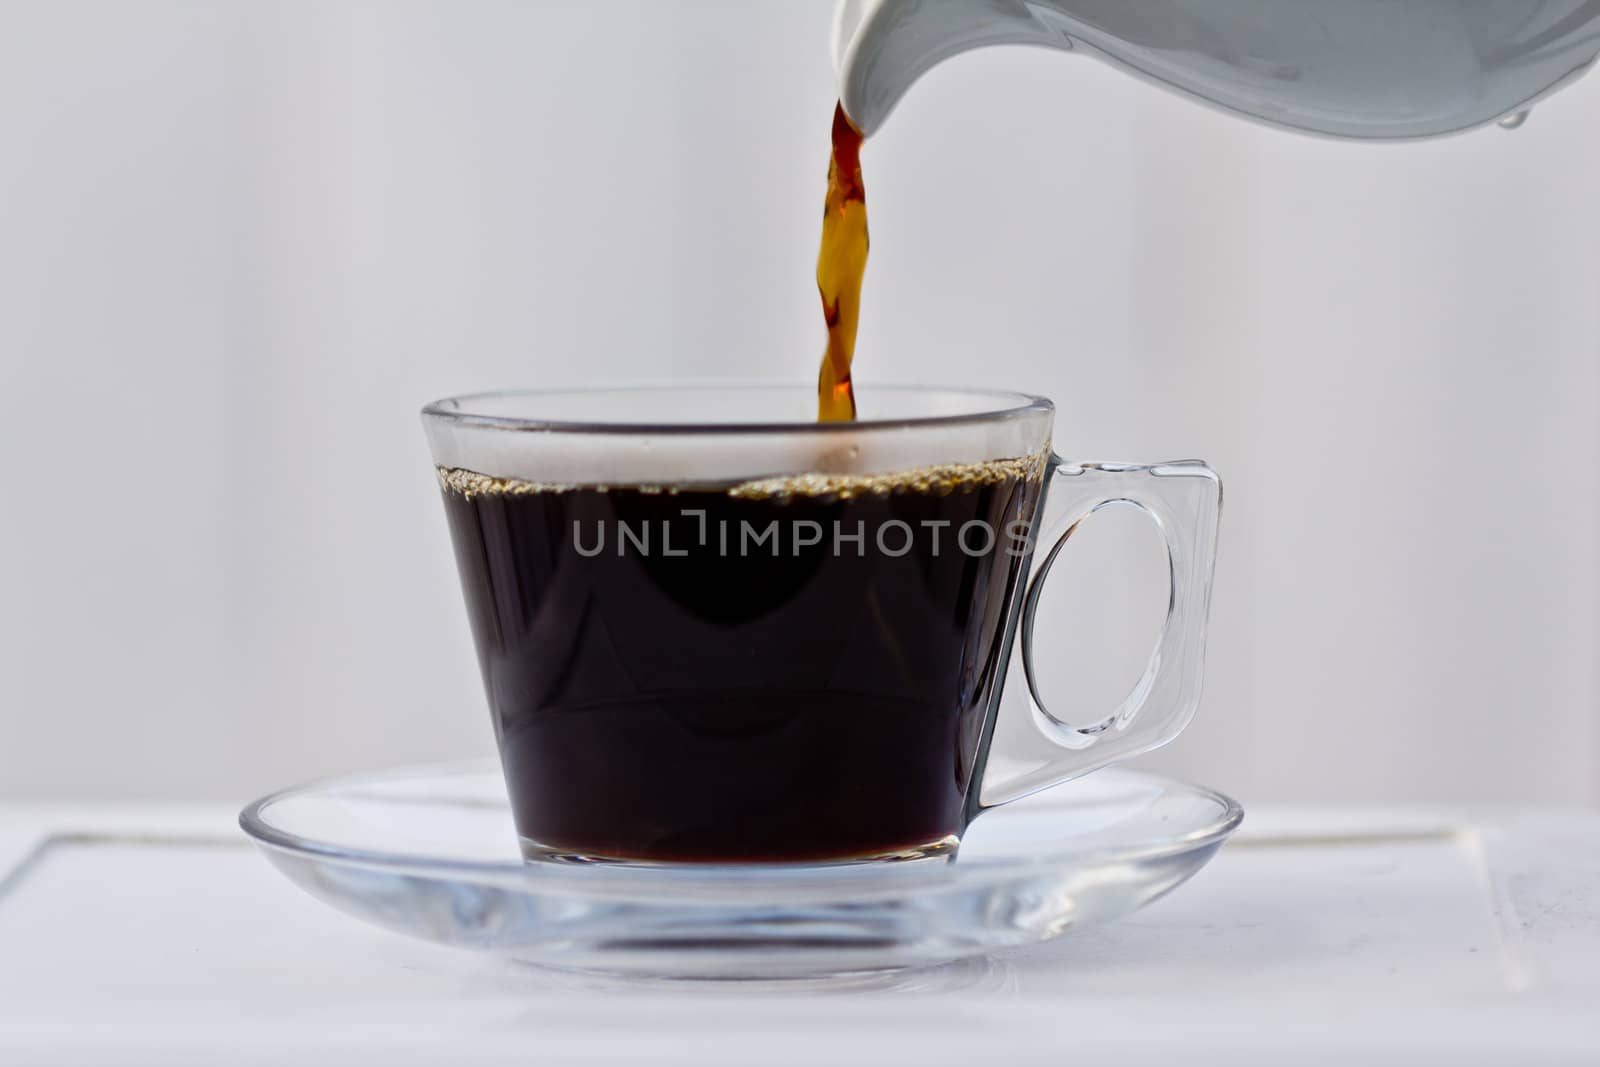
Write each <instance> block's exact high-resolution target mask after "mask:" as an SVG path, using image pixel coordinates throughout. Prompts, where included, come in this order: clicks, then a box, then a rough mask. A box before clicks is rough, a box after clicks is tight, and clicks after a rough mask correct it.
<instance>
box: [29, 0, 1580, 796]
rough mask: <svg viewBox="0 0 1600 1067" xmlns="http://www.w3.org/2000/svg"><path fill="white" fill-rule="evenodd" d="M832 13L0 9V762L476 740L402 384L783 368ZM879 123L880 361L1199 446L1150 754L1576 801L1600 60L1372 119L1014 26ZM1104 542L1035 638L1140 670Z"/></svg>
mask: <svg viewBox="0 0 1600 1067" xmlns="http://www.w3.org/2000/svg"><path fill="white" fill-rule="evenodd" d="M828 26H829V9H828V4H827V3H825V2H818V3H809V4H808V3H801V2H798V0H773V2H765V3H756V2H751V0H724V2H710V0H704V2H687V0H686V2H682V3H668V2H663V0H637V2H612V3H605V4H601V3H597V2H581V0H574V2H568V3H529V2H514V3H512V2H507V3H490V2H482V0H475V2H471V3H444V2H434V3H399V2H390V3H370V4H361V3H350V2H341V0H315V2H305V3H268V2H257V3H224V2H217V3H196V2H182V3H177V2H162V0H117V2H113V0H106V2H104V3H89V2H84V0H61V2H45V0H37V2H18V0H10V2H9V3H5V4H3V5H0V367H3V379H0V382H3V384H4V402H5V403H4V411H3V414H0V447H3V452H0V454H3V456H4V457H5V460H6V463H7V468H8V475H9V486H8V488H7V489H6V491H5V494H4V500H5V504H4V510H3V521H0V794H4V795H21V796H28V795H81V796H86V797H87V796H97V797H117V796H152V797H153V796H160V797H168V796H170V797H206V798H217V799H224V800H230V801H231V800H243V799H245V798H247V797H248V796H250V795H251V794H254V793H256V792H259V791H262V790H265V789H268V788H272V787H275V786H278V785H281V784H284V783H285V782H287V781H292V780H296V779H301V778H305V777H308V776H313V775H318V774H323V773H330V772H336V771H342V770H348V769H352V768H357V767H367V766H381V765H384V764H387V763H392V762H396V761H406V760H418V759H436V758H446V757H454V756H457V755H463V754H470V753H475V752H481V751H486V750H487V749H488V748H489V746H490V743H491V738H490V732H489V727H488V721H487V714H486V712H485V711H484V708H483V705H482V697H481V693H480V691H479V689H478V683H477V678H476V669H475V665H474V662H473V659H472V655H471V650H470V645H469V642H468V637H467V632H466V627H465V625H464V613H463V611H462V609H461V606H460V602H459V593H458V591H457V588H456V585H455V579H454V575H453V573H452V569H451V564H450V555H449V548H448V544H447V540H446V536H445V530H444V524H443V520H442V516H441V515H440V510H439V505H438V501H437V499H436V488H435V485H434V482H433V479H432V475H431V473H430V470H429V464H428V458H427V453H426V449H425V448H424V446H423V442H422V437H421V433H420V431H419V429H418V426H417V420H416V414H415V413H416V409H417V407H418V406H419V405H420V403H421V402H423V401H424V400H427V399H431V398H433V397H435V396H439V395H444V394H447V393H451V392H459V391H465V390H469V389H474V388H481V387H490V386H503V385H513V384H527V385H556V384H563V383H591V382H613V381H621V380H626V379H629V378H638V377H644V376H648V377H652V378H659V377H661V376H663V375H688V374H691V373H712V374H736V375H756V376H778V377H784V378H798V379H804V378H806V377H809V376H810V375H811V374H812V373H813V368H814V365H815V361H816V358H817V355H818V353H819V351H820V344H821V326H820V323H819V322H818V321H817V320H818V314H817V311H816V298H815V292H814V288H813V284H812V278H811V272H812V268H813V263H814V255H815V241H816V226H817V217H818V212H819V203H820V195H821V187H822V178H823V173H824V168H825V152H826V145H825V138H826V132H827V123H828V118H829V114H830V111H831V108H832V100H833V95H834V93H833V87H832V72H831V69H830V66H829V61H828ZM865 165H866V167H867V173H866V180H867V184H868V188H869V191H870V195H871V205H872V227H873V238H874V241H873V253H872V263H871V269H870V271H869V277H868V282H867V291H866V304H865V311H864V318H863V325H862V330H861V339H860V347H859V352H860V364H859V371H858V378H859V380H860V381H861V382H862V383H863V387H864V388H865V387H870V384H871V383H872V382H873V381H891V380H916V381H942V382H951V383H973V382H978V381H985V382H989V383H991V384H996V385H1003V386H1011V387H1017V388H1024V389H1028V390H1030V391H1035V392H1041V393H1045V394H1048V395H1050V396H1052V397H1054V398H1055V399H1056V401H1057V403H1058V405H1059V408H1060V416H1059V420H1058V425H1057V444H1058V447H1059V449H1060V450H1061V451H1062V452H1064V453H1066V454H1067V455H1069V456H1070V457H1072V458H1078V459H1091V458H1115V459H1167V458H1177V457H1181V456H1190V455H1197V456H1203V457H1204V458H1206V459H1208V460H1210V461H1211V462H1212V463H1213V465H1214V466H1215V467H1216V468H1217V469H1218V470H1219V471H1221V472H1222V474H1223V475H1224V479H1225V481H1226V482H1227V491H1228V497H1227V505H1226V509H1225V514H1224V531H1223V543H1222V556H1221V559H1220V563H1219V567H1218V573H1217V592H1216V597H1215V602H1214V613H1213V621H1214V628H1213V634H1212V640H1211V645H1210V673H1209V680H1208V688H1207V696H1206V700H1205V703H1204V705H1203V706H1202V709H1201V712H1200V716H1199V718H1198V719H1197V720H1196V723H1195V725H1194V726H1193V727H1192V729H1191V731H1190V732H1189V733H1188V734H1186V735H1185V736H1184V737H1183V738H1182V739H1181V740H1180V741H1178V742H1177V743H1176V744H1174V745H1173V746H1171V747H1170V748H1168V749H1167V750H1165V751H1164V752H1162V753H1160V754H1159V755H1157V756H1155V757H1152V758H1151V759H1150V760H1149V761H1148V762H1149V763H1151V764H1152V765H1155V766H1159V767H1163V768H1168V769H1174V770H1177V771H1179V772H1181V773H1183V774H1185V775H1187V776H1189V777H1191V778H1196V779H1200V780H1204V781H1206V782H1208V783H1211V784H1215V785H1217V786H1219V787H1222V788H1225V789H1228V790H1229V791H1232V792H1234V793H1235V794H1236V795H1239V796H1241V797H1242V798H1243V799H1244V800H1245V801H1246V802H1247V803H1249V802H1252V801H1254V800H1258V799H1268V798H1271V799H1301V800H1327V799H1348V800H1385V799H1404V800H1418V799H1424V800H1426V799H1446V798H1451V799H1469V800H1470V799H1486V800H1538V801H1552V802H1586V801H1587V802H1593V801H1596V800H1600V691H1597V690H1600V679H1597V676H1596V670H1595V654H1596V652H1597V650H1600V568H1597V562H1600V529H1597V523H1600V472H1597V470H1596V461H1597V459H1600V440H1597V437H1600V419H1597V415H1600V372H1597V366H1600V310H1597V308H1600V300H1597V298H1600V198H1597V197H1596V196H1595V193H1594V190H1595V189H1596V187H1597V185H1596V183H1597V176H1600V76H1597V77H1592V78H1590V79H1589V80H1587V81H1586V82H1583V83H1580V84H1579V85H1578V86H1577V87H1576V88H1575V89H1573V90H1571V91H1569V92H1567V93H1565V94H1564V95H1561V96H1559V97H1557V98H1555V99H1553V100H1551V101H1549V102H1548V103H1546V104H1545V105H1543V106H1541V107H1540V108H1539V110H1538V111H1537V112H1536V113H1535V114H1534V116H1533V117H1532V119H1531V120H1530V121H1529V123H1528V125H1527V126H1526V127H1525V128H1524V129H1522V130H1520V131H1518V132H1516V133H1514V134H1511V133H1502V132H1500V131H1495V130H1489V131H1482V132H1479V133H1476V134H1473V135H1470V136H1466V137H1461V138H1457V139H1453V140H1449V141H1444V142H1436V143H1428V144H1421V145H1411V146H1386V147H1369V146H1354V145H1345V144H1337V143H1328V142H1320V141H1315V140H1309V139H1304V138H1299V137H1294V136H1290V135H1286V134H1281V133H1276V132H1272V131H1267V130H1262V129H1258V128H1255V127H1252V126H1247V125H1244V124H1241V123H1238V122H1235V121H1233V120H1230V119H1228V118H1226V117H1223V116H1220V115H1217V114H1214V113H1212V112H1209V111H1205V110H1202V109H1200V108H1198V107H1196V106H1195V105H1192V104H1190V103H1188V102H1186V101H1181V100H1177V99H1174V98H1169V97H1167V96H1164V95H1161V94H1159V93H1158V92H1157V91H1156V90H1153V89H1150V88H1148V87H1145V86H1143V85H1140V84H1137V83H1135V82H1133V81H1132V80H1130V79H1127V78H1125V77H1124V76H1122V75H1120V74H1117V73H1115V72H1112V71H1110V70H1108V69H1105V68H1102V67H1100V66H1097V65H1094V64H1092V63H1091V62H1089V61H1086V60H1083V59H1081V58H1077V57H1069V56H1062V55H1058V54H1053V53H1046V52H1031V51H1026V50H1010V49H1007V50H993V51H990V52H986V53H977V54H973V55H969V56H966V57H962V58H960V59H957V60H954V61H952V62H950V63H948V64H946V65H945V66H943V67H941V68H939V69H938V70H936V71H935V72H934V73H933V74H932V75H930V76H929V77H928V78H927V79H926V80H925V81H924V82H923V83H921V84H920V85H919V86H917V87H916V88H915V89H914V90H913V91H912V93H911V94H910V95H909V96H908V97H907V99H906V101H905V103H904V104H903V106H902V107H901V109H900V110H899V111H898V112H896V114H895V115H894V117H893V118H891V119H890V121H889V123H888V124H887V126H886V127H885V128H884V130H883V132H882V133H881V135H880V136H878V137H876V138H875V139H874V140H873V141H872V142H871V143H870V144H869V145H868V148H867V151H866V155H865ZM1110 529H1112V527H1110V526H1107V527H1105V528H1103V531H1102V533H1101V534H1100V535H1099V536H1098V538H1089V539H1086V542H1085V544H1084V546H1082V552H1083V553H1087V552H1089V551H1090V550H1092V549H1093V548H1094V547H1095V546H1096V545H1100V546H1101V547H1102V548H1104V547H1105V546H1107V545H1111V547H1112V548H1115V547H1116V546H1115V545H1114V544H1113V542H1114V541H1115V540H1116V539H1115V537H1111V536H1108V535H1107V534H1106V533H1105V532H1104V530H1110ZM1127 555H1128V553H1120V554H1119V553H1117V552H1110V553H1109V554H1108V555H1107V556H1106V557H1105V558H1108V559H1111V558H1121V557H1123V556H1127ZM1080 558H1083V559H1087V558H1088V557H1087V556H1086V555H1085V556H1081V557H1080ZM1075 566H1076V568H1077V569H1076V570H1075V571H1074V573H1076V574H1081V575H1084V576H1086V578H1087V582H1088V584H1087V586H1086V587H1085V588H1086V592H1085V594H1084V596H1083V597H1082V599H1081V601H1080V602H1079V603H1078V604H1077V605H1076V606H1077V607H1078V608H1080V609H1085V610H1081V611H1080V612H1079V617H1080V619H1081V617H1082V616H1084V615H1087V616H1089V617H1090V618H1091V619H1092V620H1093V621H1091V622H1084V621H1079V622H1078V623H1076V624H1075V625H1073V627H1072V628H1071V630H1070V631H1069V632H1070V635H1071V640H1064V641H1063V642H1062V653H1061V656H1060V658H1059V661H1060V662H1061V663H1064V664H1066V666H1065V667H1061V668H1059V669H1060V670H1061V671H1062V672H1063V673H1064V674H1067V673H1071V672H1072V671H1074V670H1079V669H1081V671H1082V673H1083V677H1084V678H1085V679H1086V681H1085V686H1086V688H1085V690H1084V692H1086V693H1087V692H1090V691H1091V690H1092V689H1093V688H1094V687H1093V686H1092V685H1090V684H1089V683H1090V681H1093V682H1094V685H1100V684H1101V683H1102V682H1106V679H1110V682H1107V683H1106V684H1109V685H1110V688H1111V689H1114V688H1115V685H1114V684H1111V683H1114V682H1115V681H1116V680H1117V679H1116V678H1114V677H1112V676H1113V675H1114V674H1115V673H1116V672H1115V671H1114V670H1110V669H1109V668H1107V667H1106V665H1107V664H1113V665H1115V664H1121V663H1122V662H1123V661H1124V660H1128V661H1129V662H1131V660H1130V659H1129V657H1128V655H1127V654H1125V653H1122V652H1118V653H1116V654H1113V653H1112V652H1110V651H1109V650H1110V648H1111V647H1112V646H1111V643H1110V642H1111V640H1112V639H1113V638H1120V637H1121V636H1123V635H1125V634H1128V633H1135V632H1138V631H1139V629H1140V627H1141V623H1140V621H1139V617H1138V612H1137V611H1135V610H1134V608H1133V607H1132V606H1130V605H1129V604H1125V603H1123V602H1122V601H1121V600H1119V598H1118V597H1117V596H1116V595H1115V594H1116V590H1117V588H1118V585H1117V582H1118V581H1120V580H1122V579H1119V578H1117V577H1116V576H1117V575H1118V574H1120V571H1119V570H1118V569H1117V568H1116V567H1112V566H1110V565H1109V564H1106V565H1102V566H1098V567H1097V566H1095V565H1092V564H1088V563H1083V564H1075ZM1108 576H1109V577H1108ZM1126 584H1127V588H1129V589H1130V590H1132V589H1135V588H1136V587H1139V583H1138V582H1136V581H1132V580H1128V581H1127V583H1126ZM1091 594H1093V595H1091ZM1129 595H1130V596H1132V595H1133V594H1132V593H1130V594H1129ZM1068 599H1071V598H1070V597H1069V598H1068ZM1144 599H1147V598H1144ZM1144 599H1141V600H1140V601H1139V602H1140V603H1143V602H1144ZM1089 608H1092V609H1093V610H1092V611H1089V610H1087V609H1089ZM1102 646H1104V647H1102ZM1135 658H1136V657H1135ZM1075 665H1076V666H1075ZM1119 669H1120V668H1119ZM1108 692H1109V690H1108ZM1096 698H1098V693H1096Z"/></svg>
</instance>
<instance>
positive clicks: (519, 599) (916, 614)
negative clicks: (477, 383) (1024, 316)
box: [440, 460, 1041, 861]
mask: <svg viewBox="0 0 1600 1067" xmlns="http://www.w3.org/2000/svg"><path fill="white" fill-rule="evenodd" d="M1040 477H1041V468H1040V466H1039V464H1038V462H1037V461H1036V460H1004V461H997V462H992V463H985V464H974V465H963V466H955V467H943V468H931V469H926V470H921V471H915V472H910V473H906V474H901V475H894V476H828V475H807V476H799V477H793V478H780V479H773V480H770V481H763V482H751V483H744V484H741V485H738V486H729V487H721V488H717V487H699V488H688V487H656V486H642V487H632V488H616V487H560V486H539V485H533V484H530V483H526V482H516V481H506V480H501V479H493V478H487V477H484V476H482V475H478V474H474V473H471V472H468V471H461V470H444V469H441V471H440V480H441V482H442V484H443V486H444V500H445V509H446V511H447V513H448V515H449V521H450V530H451V535H452V538H453V540H454V542H455V551H456V559H457V562H458V564H459V565H460V571H461V577H462V585H463V587H464V590H465V593H466V601H467V609H468V612H469V614H470V616H471V621H472V628H473V634H474V636H475V638H476V641H477V647H478V654H479V659H480V662H481V666H482V669H483V677H484V683H485V685H486V687H487V690H488V696H489V703H490V707H491V710H492V712H493V715H494V721H495V727H496V730H497V731H498V734H499V739H500V751H501V756H502V759H503V761H504V764H505V772H506V780H507V783H508V786H509V790H510V796H511V805H512V810H513V813H514V815H515V818H516V824H517V829H518V832H519V833H520V835H521V837H522V839H523V842H524V847H525V848H526V849H527V850H528V851H529V852H530V854H544V855H551V854H556V855H570V856H583V857H596V858H620V859H630V860H655V861H774V860H819V859H848V858H857V857H866V856H881V855H893V854H898V853H906V854H925V853H930V852H937V851H939V850H941V849H946V848H949V847H951V846H952V845H953V844H954V842H955V839H956V836H957V835H958V834H959V833H960V832H961V829H962V827H963V825H964V823H965V819H966V811H967V801H968V791H969V788H970V787H971V786H972V783H973V782H974V770H975V768H974V762H975V760H976V759H977V758H978V753H979V751H980V747H981V739H982V735H983V733H984V729H985V724H986V721H987V719H988V717H989V715H988V713H989V711H990V707H991V699H992V697H993V696H994V694H995V692H996V690H997V685H998V681H999V676H1000V673H1001V672H1002V670H1003V666H1004V665H1003V659H1002V657H1003V655H1004V649H1005V640H1004V638H1005V629H1006V626H1007V618H1008V614H1009V611H1010V608H1011V604H1012V594H1013V592H1014V588H1015V585H1016V582H1017V577H1018V572H1019V570H1020V567H1021V565H1022V562H1023V556H1024V554H1025V551H1026V521H1027V520H1029V519H1031V517H1032V515H1033V511H1034V506H1035V504H1036V497H1037V494H1038V491H1039V479H1040Z"/></svg>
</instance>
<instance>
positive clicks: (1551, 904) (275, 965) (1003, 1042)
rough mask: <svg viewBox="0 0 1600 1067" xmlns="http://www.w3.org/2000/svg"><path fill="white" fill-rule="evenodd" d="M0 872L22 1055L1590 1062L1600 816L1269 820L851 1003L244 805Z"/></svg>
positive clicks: (91, 840)
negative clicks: (336, 857)
mask: <svg viewBox="0 0 1600 1067" xmlns="http://www.w3.org/2000/svg"><path fill="white" fill-rule="evenodd" d="M41 842H49V843H48V844H45V845H43V846H42V847H41ZM0 872H7V873H3V874H0V1064H5V1065H11V1064H19V1065H21V1064H29V1065H32V1064H40V1065H45V1064H55V1063H84V1062H92V1063H150V1064H187V1063H196V1064H218V1063H283V1062H298V1063H317V1064H324V1063H330V1064H331V1063H353V1064H366V1063H373V1064H380V1063H381V1064H421V1063H446V1062H448V1063H456V1064H477V1063H513V1062H514V1063H520V1064H537V1063H629V1064H638V1063H661V1064H676V1063H693V1064H702V1063H740V1064H747V1063H796V1064H802V1063H803V1064H831V1063H840V1062H865V1063H885V1064H888V1063H896V1064H897V1063H923V1064H926V1063H961V1064H980V1063H981V1064H988V1063H1002V1064H1008V1065H1009V1064H1032V1063H1067V1062H1074V1063H1083V1064H1091V1063H1092V1064H1124V1063H1138V1064H1143V1063H1150V1064H1173V1063H1184V1064H1210V1063H1217V1064H1257V1063H1259V1064H1274V1065H1277V1064H1297V1063H1313V1064H1321V1063H1359V1064H1366V1065H1381V1064H1390V1063H1407V1064H1417V1063H1448V1064H1451V1065H1452V1067H1460V1065H1476V1064H1516V1065H1522V1064H1539V1063H1583V1064H1600V814H1597V813H1594V812H1579V811H1550V810H1543V811H1535V810H1520V809H1519V810H1495V811H1490V810H1480V811H1459V810H1458V811H1439V812H1421V811H1408V812H1399V811H1355V810H1351V811H1346V810H1333V809H1325V808H1306V809H1287V808H1280V809H1270V810H1269V809H1262V810H1257V811H1252V812H1250V813H1249V814H1248V816H1247V819H1246V826H1245V829H1244V830H1243V831H1241V833H1240V834H1239V836H1238V837H1237V838H1236V839H1235V840H1234V842H1233V843H1232V844H1230V845H1229V846H1228V847H1227V848H1225V849H1224V850H1223V852H1222V853H1221V854H1220V855H1219V856H1218V857H1217V859H1216V860H1215V861H1214V862H1213V864H1212V865H1211V866H1210V867H1209V868H1207V869H1206V870H1205V871H1203V872H1201V874H1200V875H1199V876H1198V877H1196V879H1195V880H1194V881H1193V882H1191V883H1190V884H1188V885H1186V886H1184V887H1182V888H1180V889H1179V890H1178V891H1177V892H1175V893H1174V894H1172V895H1171V896H1169V897H1167V898H1166V899H1164V900H1161V901H1158V902H1157V903H1156V904H1154V905H1152V906H1151V907H1149V908H1148V909H1146V910H1145V911H1143V912H1140V913H1138V914H1137V915H1135V916H1133V917H1131V918H1129V919H1126V920H1124V921H1122V922H1118V923H1114V924H1109V925H1105V926H1100V927H1093V928H1087V929H1083V930H1078V931H1074V932H1071V933H1069V934H1068V935H1067V936H1066V937H1064V938H1062V939H1061V940H1059V941H1056V942H1054V943H1051V944H1049V945H1043V946H1038V947H1036V948H1033V949H1031V950H1028V951H1023V952H1018V953H1015V954H1011V955H1007V956H1004V957H999V958H994V959H984V960H977V961H971V962H968V963H963V964H956V965H951V966H949V967H945V968H941V969H937V970H935V971H932V972H925V973H919V974H912V975H906V976H903V977H900V978H897V979H891V980H887V981H883V982H880V983H877V984H876V985H869V986H867V987H865V988H851V989H809V988H806V989H801V988H788V987H784V988H777V989H775V988H772V987H767V986H763V987H757V988H747V987H742V986H730V987H726V988H723V987H718V988H704V987H696V988H692V989H683V988H672V987H660V986H652V987H640V986H637V985H624V984H619V983H605V982H596V981H590V980H580V979H574V978H568V977H562V976H557V975H552V974H548V973H545V972H540V971H536V970H533V969H531V968H526V967H521V966H517V965H514V964H509V963H504V962H500V961H496V960H494V959H491V958H488V957H484V956H479V955H476V954H473V953H470V952H465V951H460V950H453V949H445V948H438V947H435V946H432V945H428V944H424V943H421V942H414V941H410V940H407V939H405V938H402V937H399V936H396V935H393V934H389V933H386V932H383V931H380V930H377V929H374V928H369V927H367V926H364V925H362V924H361V923H359V922H357V921H354V920H350V919H346V918H344V917H342V916H340V915H339V914H337V913H335V912H333V911H331V910H329V909H327V908H326V907H324V906H323V905H322V904H320V903H318V902H317V901H315V900H313V899H311V898H310V897H308V896H306V895H304V894H303V893H301V892H300V891H299V890H298V889H296V888H294V887H293V886H291V885H290V884H289V883H288V882H286V881H285V880H284V879H282V878H281V877H280V876H279V875H278V874H277V873H276V872H275V871H273V870H272V869H271V868H270V867H269V866H268V865H267V864H266V863H265V862H264V861H263V860H262V859H261V858H260V857H259V856H258V855H257V854H256V853H255V851H254V850H253V849H252V848H251V847H250V846H248V844H246V843H245V842H244V840H243V838H242V837H241V836H240V835H239V834H238V832H237V831H236V830H235V828H234V821H233V813H232V812H231V811H226V810H202V809H189V808H179V809H171V808H168V809H158V808H145V809H136V808H118V809H109V808H77V809H74V808H66V807H49V808H46V807H18V806H11V807H3V808H0Z"/></svg>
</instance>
